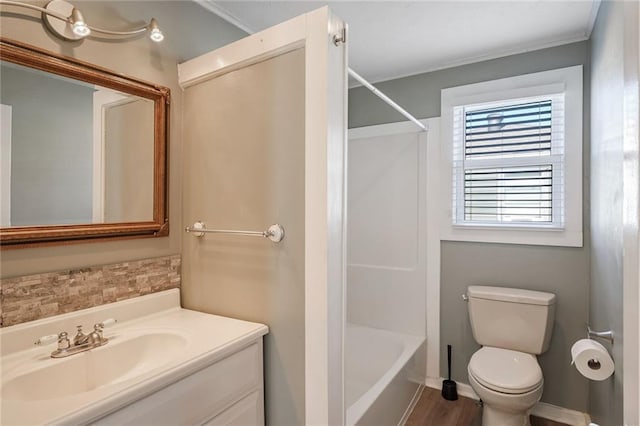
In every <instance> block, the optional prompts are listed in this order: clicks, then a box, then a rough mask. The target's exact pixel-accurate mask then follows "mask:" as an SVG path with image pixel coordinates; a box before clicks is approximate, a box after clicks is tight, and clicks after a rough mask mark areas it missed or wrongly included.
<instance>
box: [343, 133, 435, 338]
mask: <svg viewBox="0 0 640 426" xmlns="http://www.w3.org/2000/svg"><path fill="white" fill-rule="evenodd" d="M420 139H421V138H420V133H416V132H411V133H399V134H393V135H385V136H371V137H366V138H357V139H356V138H353V137H350V140H349V178H348V228H347V229H348V231H347V239H348V243H347V261H348V267H347V274H348V278H347V321H348V322H351V323H355V324H360V325H365V326H368V327H373V328H380V329H384V330H389V331H396V332H399V333H403V334H412V335H417V336H426V329H425V324H426V323H425V309H426V241H427V235H426V218H427V216H426V146H424V145H425V143H424V142H423V141H421V140H420Z"/></svg>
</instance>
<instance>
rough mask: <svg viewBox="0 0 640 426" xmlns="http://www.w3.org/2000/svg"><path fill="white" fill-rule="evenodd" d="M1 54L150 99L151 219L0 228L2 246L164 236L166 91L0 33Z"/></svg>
mask: <svg viewBox="0 0 640 426" xmlns="http://www.w3.org/2000/svg"><path fill="white" fill-rule="evenodd" d="M0 59H1V60H3V61H7V62H11V63H14V64H18V65H22V66H25V67H29V68H34V69H37V70H41V71H45V72H49V73H53V74H57V75H60V76H63V77H67V78H71V79H74V80H80V81H83V82H87V83H91V84H96V85H99V86H102V87H106V88H109V89H114V90H117V91H120V92H123V93H127V94H131V95H136V96H139V97H142V98H145V99H149V100H152V101H153V102H154V162H153V164H154V168H153V170H154V172H153V220H152V221H148V222H123V223H98V224H78V225H55V226H50V225H46V226H23V227H10V228H0V247H1V249H2V250H5V249H11V248H23V247H35V246H45V245H60V244H70V243H78V242H80V243H81V242H91V241H109V240H117V239H129V238H145V237H162V236H167V235H169V206H168V201H169V200H168V175H169V173H168V155H167V153H168V144H169V134H168V133H169V104H170V100H171V94H170V90H169V89H168V88H166V87H163V86H159V85H156V84H152V83H148V82H145V81H142V80H138V79H136V78H132V77H127V76H124V75H122V74H118V73H116V72H114V71H111V70H109V69H106V68H102V67H99V66H96V65H93V64H90V63H87V62H84V61H80V60H78V59H75V58H70V57H68V56H63V55H59V54H56V53H53V52H50V51H47V50H44V49H40V48H38V47H35V46H31V45H28V44H25V43H21V42H18V41H15V40H11V39H7V38H3V37H0Z"/></svg>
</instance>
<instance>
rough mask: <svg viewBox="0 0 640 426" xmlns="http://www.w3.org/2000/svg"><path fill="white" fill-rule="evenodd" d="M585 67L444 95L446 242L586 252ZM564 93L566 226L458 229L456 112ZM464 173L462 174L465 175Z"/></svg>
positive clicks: (459, 89)
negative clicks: (584, 214) (584, 224)
mask: <svg viewBox="0 0 640 426" xmlns="http://www.w3.org/2000/svg"><path fill="white" fill-rule="evenodd" d="M582 80H583V79H582V65H577V66H572V67H567V68H560V69H555V70H550V71H543V72H539V73H533V74H525V75H520V76H516V77H509V78H504V79H499V80H492V81H486V82H481V83H475V84H469V85H465V86H459V87H453V88H448V89H443V90H442V100H441V102H442V105H441V106H442V110H441V111H442V128H441V133H442V151H441V153H442V165H443V167H442V175H441V177H442V189H443V197H442V203H443V205H444V208H443V209H442V211H443V214H442V220H441V225H442V227H441V229H442V236H441V239H443V240H451V241H478V242H493V243H510V244H532V245H552V246H569V247H582V242H583V235H582V234H583V230H582V214H583V212H582V211H583V207H582V139H583V135H582V133H583V129H582V118H583V116H582V110H583V105H582V100H583V88H582V83H583V81H582ZM560 92H563V93H564V97H565V117H564V120H565V137H564V159H565V161H564V179H565V182H564V197H565V198H564V224H563V226H562V227H558V226H557V225H555V224H554V225H550V224H540V223H537V224H532V225H524V224H476V223H455V221H454V217H453V215H454V214H455V210H454V208H453V203H454V190H455V189H454V187H453V170H454V169H453V167H454V164H453V162H454V158H453V123H454V117H453V111H454V108H455V107H459V106H463V105H473V104H481V103H490V102H501V101H508V100H512V99H513V100H515V99H521V98H530V97H538V96H545V95H551V94H555V93H560ZM462 170H464V168H463V169H462Z"/></svg>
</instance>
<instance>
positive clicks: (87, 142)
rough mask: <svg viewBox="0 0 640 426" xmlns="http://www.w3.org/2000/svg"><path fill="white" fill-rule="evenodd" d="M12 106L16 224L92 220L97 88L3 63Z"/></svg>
mask: <svg viewBox="0 0 640 426" xmlns="http://www.w3.org/2000/svg"><path fill="white" fill-rule="evenodd" d="M1 75H2V78H1V79H0V102H1V103H3V104H5V105H11V107H12V110H11V113H12V114H11V122H12V126H11V134H12V138H11V139H12V143H11V144H12V149H11V224H12V226H30V225H51V224H68V223H91V219H92V205H91V203H92V198H91V197H92V179H93V175H92V165H93V157H92V155H93V149H92V138H93V134H92V128H93V110H92V107H93V89H92V88H90V87H88V86H87V85H85V84H76V83H73V82H71V81H67V80H64V79H60V78H57V77H55V76H51V75H47V74H45V73H43V72H40V71H32V70H29V69H26V68H22V67H15V66H6V65H3V66H2V71H1Z"/></svg>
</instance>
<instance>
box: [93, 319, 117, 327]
mask: <svg viewBox="0 0 640 426" xmlns="http://www.w3.org/2000/svg"><path fill="white" fill-rule="evenodd" d="M117 322H118V320H117V319H115V318H109V319H106V320H104V321H102V322H100V323H98V324H96V325H97V326H100V328H107V327H111V326H112V325H115V324H116V323H117ZM94 328H95V326H94Z"/></svg>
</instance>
